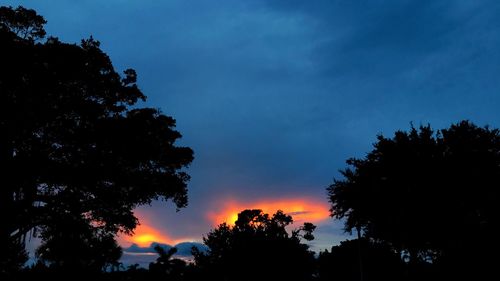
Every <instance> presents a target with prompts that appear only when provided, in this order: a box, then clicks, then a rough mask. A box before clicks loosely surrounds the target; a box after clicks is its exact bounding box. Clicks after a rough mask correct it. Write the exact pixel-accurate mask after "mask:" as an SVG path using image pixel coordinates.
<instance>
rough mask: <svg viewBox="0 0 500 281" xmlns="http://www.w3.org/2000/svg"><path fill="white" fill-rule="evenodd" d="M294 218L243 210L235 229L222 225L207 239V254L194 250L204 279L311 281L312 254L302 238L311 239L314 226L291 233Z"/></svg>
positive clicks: (278, 213) (307, 226) (308, 225)
mask: <svg viewBox="0 0 500 281" xmlns="http://www.w3.org/2000/svg"><path fill="white" fill-rule="evenodd" d="M291 223H293V220H292V217H291V216H288V215H286V214H284V213H283V212H282V211H278V212H276V214H274V215H273V216H269V215H268V214H264V213H262V211H261V210H244V211H242V212H241V213H239V214H238V220H237V221H236V223H235V225H234V226H230V225H228V224H226V223H223V224H221V225H219V226H218V227H217V228H216V229H214V230H212V231H211V232H210V233H209V234H208V235H207V237H205V238H204V242H205V244H206V245H207V246H208V248H209V250H208V252H207V253H206V254H204V253H200V252H198V251H194V256H195V261H196V264H197V265H198V266H199V268H200V270H201V272H202V275H201V276H205V279H211V280H212V279H214V278H215V279H214V280H311V278H312V274H313V270H314V256H313V252H311V251H309V250H308V246H307V245H306V244H303V243H301V237H303V238H304V239H306V240H312V239H313V238H314V237H313V236H312V232H313V231H314V228H315V226H314V225H312V224H310V223H308V224H304V226H303V227H301V228H299V229H297V230H295V231H292V233H291V234H288V232H287V230H286V227H287V226H288V225H290V224H291Z"/></svg>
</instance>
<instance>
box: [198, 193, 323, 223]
mask: <svg viewBox="0 0 500 281" xmlns="http://www.w3.org/2000/svg"><path fill="white" fill-rule="evenodd" d="M219 206H220V207H219V209H218V210H217V211H214V212H210V213H208V218H209V219H210V221H211V222H212V225H213V226H217V225H219V224H221V223H223V222H226V223H228V224H234V222H235V221H236V220H237V219H238V213H239V212H241V211H243V210H245V209H261V210H262V211H263V212H264V213H268V214H274V213H276V211H277V210H282V211H283V212H284V213H285V214H287V215H291V216H292V217H293V220H294V222H296V223H302V222H312V223H317V222H320V221H323V220H326V219H328V218H329V217H330V212H329V206H328V204H327V203H326V202H323V201H320V200H315V199H310V198H293V199H277V200H273V199H266V200H261V201H256V202H238V201H235V200H225V202H223V203H221V204H219Z"/></svg>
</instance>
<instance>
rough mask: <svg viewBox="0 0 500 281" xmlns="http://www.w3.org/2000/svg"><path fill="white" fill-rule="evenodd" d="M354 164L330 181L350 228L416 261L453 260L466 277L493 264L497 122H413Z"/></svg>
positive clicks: (499, 145)
mask: <svg viewBox="0 0 500 281" xmlns="http://www.w3.org/2000/svg"><path fill="white" fill-rule="evenodd" d="M347 163H348V165H349V166H351V168H347V169H345V170H343V171H341V173H342V175H343V176H344V179H342V180H335V181H334V183H333V184H332V185H331V186H330V187H329V188H328V192H329V195H330V201H331V203H332V208H331V212H332V215H333V216H335V217H336V218H339V219H340V218H345V219H346V221H345V228H346V230H347V231H352V229H356V228H360V229H362V231H363V234H364V236H365V237H370V238H374V239H377V240H381V241H386V242H388V243H390V245H391V246H392V247H393V248H394V249H396V250H397V251H398V252H400V254H401V255H405V256H406V258H407V260H408V261H409V262H410V263H418V262H419V261H432V262H433V264H435V265H436V264H448V265H449V266H448V270H449V271H450V272H451V271H454V272H456V273H457V274H458V275H461V276H462V277H463V276H464V275H463V274H472V275H474V274H476V275H477V274H478V273H481V272H486V271H488V270H491V269H492V268H493V266H492V263H494V262H493V261H494V260H495V259H492V260H490V259H488V258H487V257H488V256H489V255H488V253H489V251H494V252H495V251H498V249H500V248H499V241H498V238H497V237H496V236H495V233H496V231H495V229H496V225H497V224H498V222H499V221H500V220H499V215H498V214H500V212H499V206H500V201H499V188H498V186H499V184H500V136H499V131H498V130H497V129H490V128H488V127H485V128H481V127H477V126H476V125H474V124H472V123H470V122H468V121H462V122H460V123H458V124H454V125H452V126H451V127H450V128H447V129H443V130H440V131H438V132H437V133H434V131H433V130H432V129H431V128H430V126H425V127H420V128H419V129H418V130H417V129H415V128H411V130H410V131H409V132H402V131H398V132H396V133H395V135H394V137H393V138H385V137H383V136H379V137H378V141H377V143H375V144H374V149H373V151H371V152H370V153H369V154H368V155H367V156H366V157H365V158H364V159H349V160H348V161H347ZM451 260H453V261H451ZM460 265H463V266H460ZM450 272H448V273H447V274H451V273H450ZM447 277H449V276H447Z"/></svg>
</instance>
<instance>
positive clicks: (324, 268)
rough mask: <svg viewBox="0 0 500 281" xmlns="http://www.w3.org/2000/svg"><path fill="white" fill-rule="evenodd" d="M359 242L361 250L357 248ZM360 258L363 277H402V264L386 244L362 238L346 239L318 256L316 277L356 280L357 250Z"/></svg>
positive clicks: (357, 270) (379, 278) (366, 279)
mask: <svg viewBox="0 0 500 281" xmlns="http://www.w3.org/2000/svg"><path fill="white" fill-rule="evenodd" d="M360 243H361V248H362V251H361V252H360V251H359V246H360ZM360 253H361V259H362V260H363V271H364V272H363V273H364V274H363V280H365V281H370V280H395V281H396V280H398V281H399V280H402V279H404V264H403V262H402V260H401V257H400V256H399V255H398V254H397V253H396V251H394V250H393V249H392V248H391V247H390V246H389V245H387V244H384V243H377V242H374V241H370V240H368V239H365V238H361V239H360V240H347V241H343V242H340V245H338V246H334V247H332V249H331V251H330V252H329V251H328V250H325V251H324V252H320V253H319V256H318V273H319V280H325V281H326V280H338V281H359V280H360V275H359V262H358V261H359V259H360V257H359V254H360Z"/></svg>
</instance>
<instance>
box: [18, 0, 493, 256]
mask: <svg viewBox="0 0 500 281" xmlns="http://www.w3.org/2000/svg"><path fill="white" fill-rule="evenodd" d="M11 2H12V5H17V4H24V5H26V6H28V7H33V8H36V9H37V10H38V11H39V12H40V13H41V14H43V15H44V16H45V17H46V18H47V20H48V22H49V23H48V26H47V28H48V31H49V34H53V35H56V36H59V37H60V38H61V39H62V40H65V41H73V42H78V41H79V40H80V39H81V38H82V37H88V36H89V35H91V34H93V35H94V37H95V38H97V39H99V40H101V42H102V47H103V48H104V50H105V51H106V52H108V54H109V55H110V56H111V58H112V60H113V62H114V63H115V65H116V67H117V68H119V69H124V68H127V67H133V68H135V69H136V70H137V71H138V74H139V83H140V86H141V88H142V89H143V90H144V92H145V93H146V95H148V97H149V101H148V105H151V106H154V107H160V108H162V109H163V111H164V112H166V113H168V114H171V115H173V116H174V117H175V118H176V119H177V122H178V129H179V130H180V132H181V133H182V134H183V135H184V139H183V141H182V143H183V144H185V145H189V146H191V147H192V148H193V149H194V151H195V155H196V159H195V161H194V162H193V165H192V166H191V168H190V169H189V173H190V174H191V175H192V182H191V184H190V191H189V197H190V206H189V207H188V208H187V209H184V210H181V212H179V213H176V212H175V209H174V208H173V207H171V206H167V207H165V206H164V204H160V203H155V204H153V207H151V209H150V211H149V213H150V215H151V217H153V218H154V221H155V222H157V225H158V228H159V229H162V230H163V231H165V232H166V233H169V234H170V235H172V236H174V237H182V238H184V237H192V236H196V237H198V239H201V235H202V234H203V233H207V232H208V230H209V229H210V228H211V227H213V226H212V225H211V224H210V222H209V221H208V219H207V218H206V213H207V212H208V211H209V210H210V208H212V207H213V206H212V204H213V202H215V201H216V200H215V199H216V198H219V197H221V196H222V195H224V196H228V197H233V198H234V197H237V198H238V197H239V198H244V199H247V198H252V199H260V198H279V197H280V196H284V195H285V196H300V195H307V196H311V197H316V198H320V199H322V198H323V199H324V200H326V197H325V187H326V186H328V185H329V184H330V183H331V181H332V178H333V177H334V176H338V173H337V170H338V169H341V168H343V167H344V160H345V159H346V158H348V157H352V156H357V157H362V156H363V155H364V153H365V152H367V151H368V150H370V145H371V143H372V142H374V141H375V136H376V135H377V134H379V133H383V134H386V135H389V134H391V133H392V132H393V131H395V130H397V129H406V128H408V127H409V124H410V122H412V121H413V122H414V124H416V125H418V124H421V123H422V124H426V123H428V122H430V123H431V124H432V125H433V126H436V127H444V126H448V125H449V124H450V123H451V122H456V121H458V120H460V119H470V120H472V121H474V122H477V123H478V124H480V125H484V124H490V125H492V126H496V127H498V126H499V125H500V122H499V113H498V108H499V107H500V96H499V95H498V93H499V92H500V80H499V79H498V75H499V73H500V52H499V51H498V46H500V42H499V41H500V17H498V15H499V14H500V2H498V1H494V0H491V1H465V0H464V1H460V0H457V1H426V0H424V1H409V0H394V1H332V0H324V1H322V0H317V1H302V0H269V1H264V0H260V1H235V0H221V1H208V0H206V1H185V0H177V1H127V4H123V2H122V1H111V0H110V1H105V3H104V2H103V3H101V1H99V3H98V1H78V3H73V2H71V3H70V2H68V1H47V2H41V1H36V2H35V1H11ZM331 225H334V226H331ZM341 235H342V230H341V224H340V223H334V222H328V223H325V224H324V225H320V227H319V228H318V235H316V237H317V238H318V241H317V243H316V244H315V245H316V246H315V247H317V248H324V247H327V246H328V245H329V244H330V243H334V242H337V241H338V239H340V238H339V237H341ZM196 237H193V238H196Z"/></svg>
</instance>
